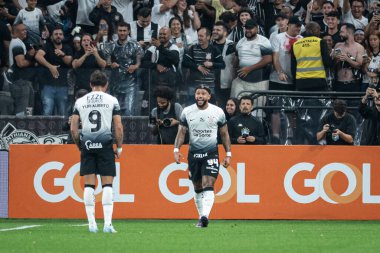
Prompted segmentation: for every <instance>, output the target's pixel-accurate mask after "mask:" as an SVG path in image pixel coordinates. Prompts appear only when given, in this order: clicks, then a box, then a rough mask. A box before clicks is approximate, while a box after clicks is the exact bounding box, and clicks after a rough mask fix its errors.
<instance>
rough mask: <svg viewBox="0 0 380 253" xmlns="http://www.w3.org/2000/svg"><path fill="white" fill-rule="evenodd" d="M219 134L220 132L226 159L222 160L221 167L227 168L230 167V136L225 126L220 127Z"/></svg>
mask: <svg viewBox="0 0 380 253" xmlns="http://www.w3.org/2000/svg"><path fill="white" fill-rule="evenodd" d="M219 132H220V137H221V139H222V143H223V147H224V150H225V151H226V157H225V158H224V160H223V163H222V165H223V166H224V167H226V168H227V167H228V166H230V161H231V140H230V135H229V134H228V127H227V124H225V125H224V126H222V127H221V128H220V129H219Z"/></svg>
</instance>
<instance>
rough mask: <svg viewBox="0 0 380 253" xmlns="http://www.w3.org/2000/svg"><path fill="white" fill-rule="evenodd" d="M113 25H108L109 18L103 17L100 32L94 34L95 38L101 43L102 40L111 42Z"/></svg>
mask: <svg viewBox="0 0 380 253" xmlns="http://www.w3.org/2000/svg"><path fill="white" fill-rule="evenodd" d="M110 27H111V26H109V25H108V22H107V20H105V19H101V20H100V22H99V27H98V33H96V34H94V35H93V38H94V40H95V41H96V42H97V43H98V44H99V43H101V42H110V41H112V40H113V37H112V36H113V34H112V32H111V31H112V30H111V29H110Z"/></svg>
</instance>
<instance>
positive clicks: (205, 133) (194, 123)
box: [180, 103, 227, 153]
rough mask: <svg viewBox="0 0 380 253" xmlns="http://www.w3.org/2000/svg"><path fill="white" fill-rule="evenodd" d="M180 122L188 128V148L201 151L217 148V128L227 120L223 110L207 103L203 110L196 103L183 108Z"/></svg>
mask: <svg viewBox="0 0 380 253" xmlns="http://www.w3.org/2000/svg"><path fill="white" fill-rule="evenodd" d="M180 123H181V125H183V126H186V127H187V128H188V129H189V136H190V142H189V144H190V150H191V151H192V152H202V153H203V152H207V151H210V150H215V149H216V148H217V146H218V140H217V138H218V130H219V128H220V127H222V126H223V125H225V124H226V123H227V121H226V115H225V114H224V112H223V110H222V109H221V108H220V107H218V106H216V105H213V104H210V103H209V104H208V107H207V108H206V109H205V110H200V109H199V108H198V106H197V105H196V104H193V105H191V106H188V107H186V108H185V109H183V111H182V114H181V118H180Z"/></svg>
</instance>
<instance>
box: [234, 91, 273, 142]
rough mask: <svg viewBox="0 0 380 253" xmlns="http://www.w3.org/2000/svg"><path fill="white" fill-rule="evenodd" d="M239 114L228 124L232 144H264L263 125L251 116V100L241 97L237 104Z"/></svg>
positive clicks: (248, 97)
mask: <svg viewBox="0 0 380 253" xmlns="http://www.w3.org/2000/svg"><path fill="white" fill-rule="evenodd" d="M239 109H240V114H239V115H237V116H235V117H233V118H232V119H230V121H229V122H228V132H229V134H230V138H231V143H232V144H247V145H254V144H266V138H265V131H264V127H263V124H262V123H261V121H260V120H258V119H257V118H256V117H254V116H252V110H253V99H252V98H251V97H250V96H242V97H241V98H240V102H239Z"/></svg>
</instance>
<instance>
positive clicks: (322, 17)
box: [0, 0, 380, 144]
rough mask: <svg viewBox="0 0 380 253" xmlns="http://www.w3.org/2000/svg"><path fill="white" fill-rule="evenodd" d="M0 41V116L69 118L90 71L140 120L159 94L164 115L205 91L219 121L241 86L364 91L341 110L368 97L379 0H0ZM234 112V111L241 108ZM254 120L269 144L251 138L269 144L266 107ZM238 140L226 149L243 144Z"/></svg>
mask: <svg viewBox="0 0 380 253" xmlns="http://www.w3.org/2000/svg"><path fill="white" fill-rule="evenodd" d="M0 40H1V43H0V58H1V67H2V71H3V75H1V78H2V80H0V91H1V93H0V96H1V97H0V101H1V102H0V104H1V108H0V114H1V115H21V116H23V115H25V114H33V115H63V116H69V115H70V114H71V112H70V110H71V109H70V108H71V107H72V105H73V102H74V98H75V94H76V93H78V92H81V90H82V92H83V90H88V91H90V86H89V78H90V75H91V73H92V72H93V71H94V70H97V69H102V70H104V71H105V72H106V73H107V75H108V77H109V82H110V88H109V93H110V94H112V95H114V96H115V97H117V99H118V100H119V103H120V106H121V112H122V116H137V115H149V114H150V113H151V110H152V109H153V108H155V107H157V105H158V107H157V108H155V111H154V113H155V114H154V115H156V117H157V115H159V114H160V113H161V112H160V111H161V110H164V109H165V108H166V107H165V108H163V109H162V108H161V109H160V106H159V104H160V101H161V104H162V103H163V102H165V101H162V100H163V99H164V100H165V99H167V98H170V100H172V99H173V101H172V102H174V103H173V105H175V106H173V108H172V110H171V111H170V115H173V118H176V117H175V116H176V115H178V114H179V113H180V111H181V110H182V108H180V107H181V105H182V106H184V105H189V104H191V103H192V102H193V99H194V96H193V94H194V90H195V88H196V87H197V86H199V85H207V86H208V87H209V88H210V89H211V91H212V93H213V98H212V99H213V102H214V103H215V104H217V105H219V106H220V107H222V108H226V115H227V116H228V118H230V116H232V115H236V111H239V103H240V101H238V100H236V99H240V98H241V97H243V96H244V95H246V94H244V91H247V90H250V91H252V90H258V91H273V90H278V91H296V90H298V91H338V92H360V91H361V92H363V94H364V92H366V95H365V97H364V98H363V100H360V99H359V100H358V101H356V102H357V103H356V102H355V103H353V104H348V106H350V105H354V106H357V107H359V104H361V103H364V102H363V101H365V102H366V103H367V102H368V100H371V99H374V100H376V99H377V92H376V87H377V86H378V83H379V78H378V76H379V73H380V66H379V63H380V55H379V52H380V2H379V1H377V0H352V1H350V0H334V1H329V0H310V1H309V0H289V1H285V0H273V1H272V0H161V1H160V0H133V1H132V0H80V1H79V0H38V1H37V0H0ZM162 87H166V88H169V91H168V92H169V93H171V92H173V94H170V95H167V94H166V95H165V94H162V91H165V90H166V88H165V89H161V88H162ZM379 87H380V86H379ZM368 88H369V89H368ZM157 90H159V91H157ZM155 91H156V92H155ZM9 94H10V95H9ZM159 94H161V95H159ZM158 99H161V100H160V101H158ZM246 100H247V98H246ZM248 100H249V99H248ZM157 102H158V103H157ZM175 102H178V103H175ZM252 102H253V105H252V108H251V109H250V110H253V109H254V107H255V106H257V105H265V104H269V105H283V104H281V103H280V104H279V102H278V100H276V99H275V98H274V99H273V98H272V99H269V98H268V99H266V98H265V97H259V98H257V99H255V100H254V101H252ZM165 103H166V102H165ZM166 104H170V103H166ZM343 104H344V106H345V103H343ZM377 104H378V103H372V106H376V105H377ZM231 106H233V107H234V108H235V109H234V110H235V111H232V112H231ZM242 107H243V111H244V113H243V115H245V114H246V112H245V111H246V110H247V108H248V107H251V105H250V101H245V102H244V103H242ZM360 107H361V108H362V111H363V110H364V109H363V108H364V107H363V106H360ZM27 108H28V109H27ZM345 108H346V107H345ZM166 109H168V108H166ZM368 110H369V109H368ZM166 113H169V109H168V110H167V112H166ZM344 113H345V112H344ZM266 114H268V113H266V112H264V111H260V110H256V111H255V116H257V117H258V119H259V121H254V122H255V124H261V123H260V122H261V121H260V120H262V119H263V118H264V117H266V119H267V121H268V122H270V124H271V130H270V132H271V135H272V137H271V140H265V138H264V137H263V136H261V135H263V130H262V129H261V126H260V137H259V138H257V139H258V140H259V142H258V143H267V142H268V141H269V142H270V143H279V133H278V132H279V127H278V124H279V122H280V121H281V119H280V116H279V114H278V111H276V110H273V111H272V112H270V113H269V114H270V116H269V114H268V115H266ZM366 115H368V113H367V114H366ZM340 116H341V115H340ZM240 117H242V115H240ZM373 117H375V116H373ZM268 118H269V120H268ZM340 118H341V117H338V120H337V121H339V119H340ZM235 121H236V120H235ZM157 122H158V124H164V123H165V122H164V121H163V120H158V121H156V123H154V124H157ZM373 122H375V120H373ZM166 123H167V122H166ZM325 123H326V122H325ZM168 124H169V126H173V127H174V126H176V125H177V124H178V121H177V120H175V121H173V122H172V124H171V123H170V122H169V123H168ZM326 124H327V123H326ZM326 124H324V125H323V126H322V125H321V126H320V128H319V129H318V131H322V132H323V133H322V134H321V135H320V136H319V137H321V136H323V134H326V133H327V132H328V131H329V129H330V128H329V127H328V126H326ZM232 125H236V126H239V122H234V124H232ZM240 125H241V124H240ZM327 125H328V124H327ZM160 126H161V125H160ZM350 129H351V128H350ZM374 129H375V130H374ZM235 130H236V129H235ZM154 131H156V132H157V129H155V130H154ZM239 131H240V130H239ZM239 131H238V130H236V131H235V135H236V134H238V133H239ZM252 131H253V132H256V131H258V130H257V129H256V130H252ZM371 131H372V132H373V131H378V130H377V127H376V126H375V127H373V126H372V130H371ZM316 133H317V129H315V131H314V137H315V140H317V139H318V138H317V137H316V136H315V134H316ZM171 135H174V132H173V131H172V133H171ZM375 135H376V134H375ZM376 136H377V135H376ZM240 137H241V136H240ZM240 137H239V136H237V137H236V142H237V143H240V142H244V143H245V141H243V140H241V139H240V140H238V139H239V138H240ZM371 138H372V137H371ZM371 138H370V139H371ZM351 139H353V138H351ZM351 139H350V142H349V143H348V144H352V143H353V140H351ZM367 139H368V138H367ZM372 139H373V138H372ZM375 139H376V140H375V143H376V144H378V142H379V140H377V137H376V138H375ZM248 142H250V141H248ZM328 143H329V142H328Z"/></svg>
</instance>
